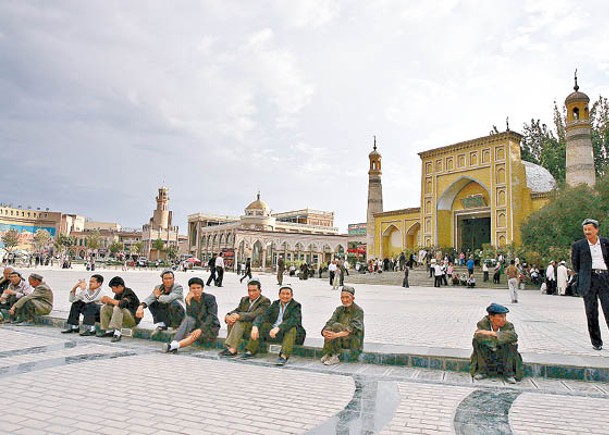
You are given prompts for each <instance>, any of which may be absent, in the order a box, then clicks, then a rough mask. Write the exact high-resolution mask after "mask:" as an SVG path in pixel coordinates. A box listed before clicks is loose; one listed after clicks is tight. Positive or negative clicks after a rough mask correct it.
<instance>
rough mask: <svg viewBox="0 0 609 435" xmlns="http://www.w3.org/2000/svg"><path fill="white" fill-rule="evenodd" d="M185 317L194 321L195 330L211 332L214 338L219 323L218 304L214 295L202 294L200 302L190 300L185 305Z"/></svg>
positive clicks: (218, 328) (193, 299) (218, 329)
mask: <svg viewBox="0 0 609 435" xmlns="http://www.w3.org/2000/svg"><path fill="white" fill-rule="evenodd" d="M186 315H187V316H189V317H192V318H193V319H195V329H205V330H206V331H211V332H212V333H213V335H214V336H216V337H217V336H218V332H220V321H219V320H218V304H217V303H216V297H215V296H214V295H210V294H209V293H203V294H202V295H201V300H200V301H197V300H196V299H195V298H191V299H190V303H189V304H186ZM206 335H207V334H206Z"/></svg>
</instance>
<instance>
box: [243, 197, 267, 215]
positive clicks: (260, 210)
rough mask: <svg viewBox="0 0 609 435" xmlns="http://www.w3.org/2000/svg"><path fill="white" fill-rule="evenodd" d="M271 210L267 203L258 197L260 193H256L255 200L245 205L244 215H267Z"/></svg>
mask: <svg viewBox="0 0 609 435" xmlns="http://www.w3.org/2000/svg"><path fill="white" fill-rule="evenodd" d="M270 211H271V208H270V207H269V205H268V204H267V203H266V202H264V201H263V200H261V199H260V194H258V195H257V197H256V201H254V202H251V203H250V204H249V205H248V206H247V207H245V214H246V215H259V214H262V215H267V214H269V213H270Z"/></svg>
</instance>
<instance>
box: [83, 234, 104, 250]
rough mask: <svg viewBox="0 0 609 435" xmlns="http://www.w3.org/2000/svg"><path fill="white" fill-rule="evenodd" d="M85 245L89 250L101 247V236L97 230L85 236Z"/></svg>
mask: <svg viewBox="0 0 609 435" xmlns="http://www.w3.org/2000/svg"><path fill="white" fill-rule="evenodd" d="M86 245H87V248H89V249H93V250H95V249H99V247H100V246H101V234H100V232H99V230H93V231H91V234H89V235H88V236H87V239H86Z"/></svg>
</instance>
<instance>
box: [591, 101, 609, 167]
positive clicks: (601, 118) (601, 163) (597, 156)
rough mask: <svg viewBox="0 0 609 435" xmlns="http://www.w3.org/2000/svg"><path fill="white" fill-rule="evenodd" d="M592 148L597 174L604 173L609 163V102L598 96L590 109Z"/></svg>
mask: <svg viewBox="0 0 609 435" xmlns="http://www.w3.org/2000/svg"><path fill="white" fill-rule="evenodd" d="M590 122H591V124H592V148H593V149H594V166H595V167H596V174H597V175H605V173H606V171H607V164H608V163H609V103H608V102H607V99H606V98H604V97H603V96H599V97H598V100H596V101H595V102H594V104H593V105H592V108H591V109H590Z"/></svg>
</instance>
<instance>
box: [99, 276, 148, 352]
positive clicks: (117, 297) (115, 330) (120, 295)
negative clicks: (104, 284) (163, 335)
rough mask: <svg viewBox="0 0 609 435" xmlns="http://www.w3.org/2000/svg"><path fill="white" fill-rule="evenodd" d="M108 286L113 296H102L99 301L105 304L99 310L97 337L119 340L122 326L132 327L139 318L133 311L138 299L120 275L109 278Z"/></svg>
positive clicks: (113, 340)
mask: <svg viewBox="0 0 609 435" xmlns="http://www.w3.org/2000/svg"><path fill="white" fill-rule="evenodd" d="M108 286H109V287H110V288H111V289H112V293H114V298H111V297H110V296H103V297H102V298H101V303H102V304H105V305H104V306H103V307H102V308H101V311H100V319H101V331H99V332H98V333H97V336H98V337H110V336H112V340H110V341H111V342H112V343H116V342H117V341H120V340H121V334H122V333H121V329H122V328H133V327H135V326H136V325H137V324H138V323H139V322H140V320H141V319H139V318H136V317H135V312H136V310H137V307H138V305H139V304H140V300H139V299H138V297H137V295H136V294H135V293H134V292H133V290H131V289H130V288H128V287H125V281H124V280H123V278H121V277H120V276H115V277H114V278H112V279H111V280H110V282H109V283H108Z"/></svg>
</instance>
